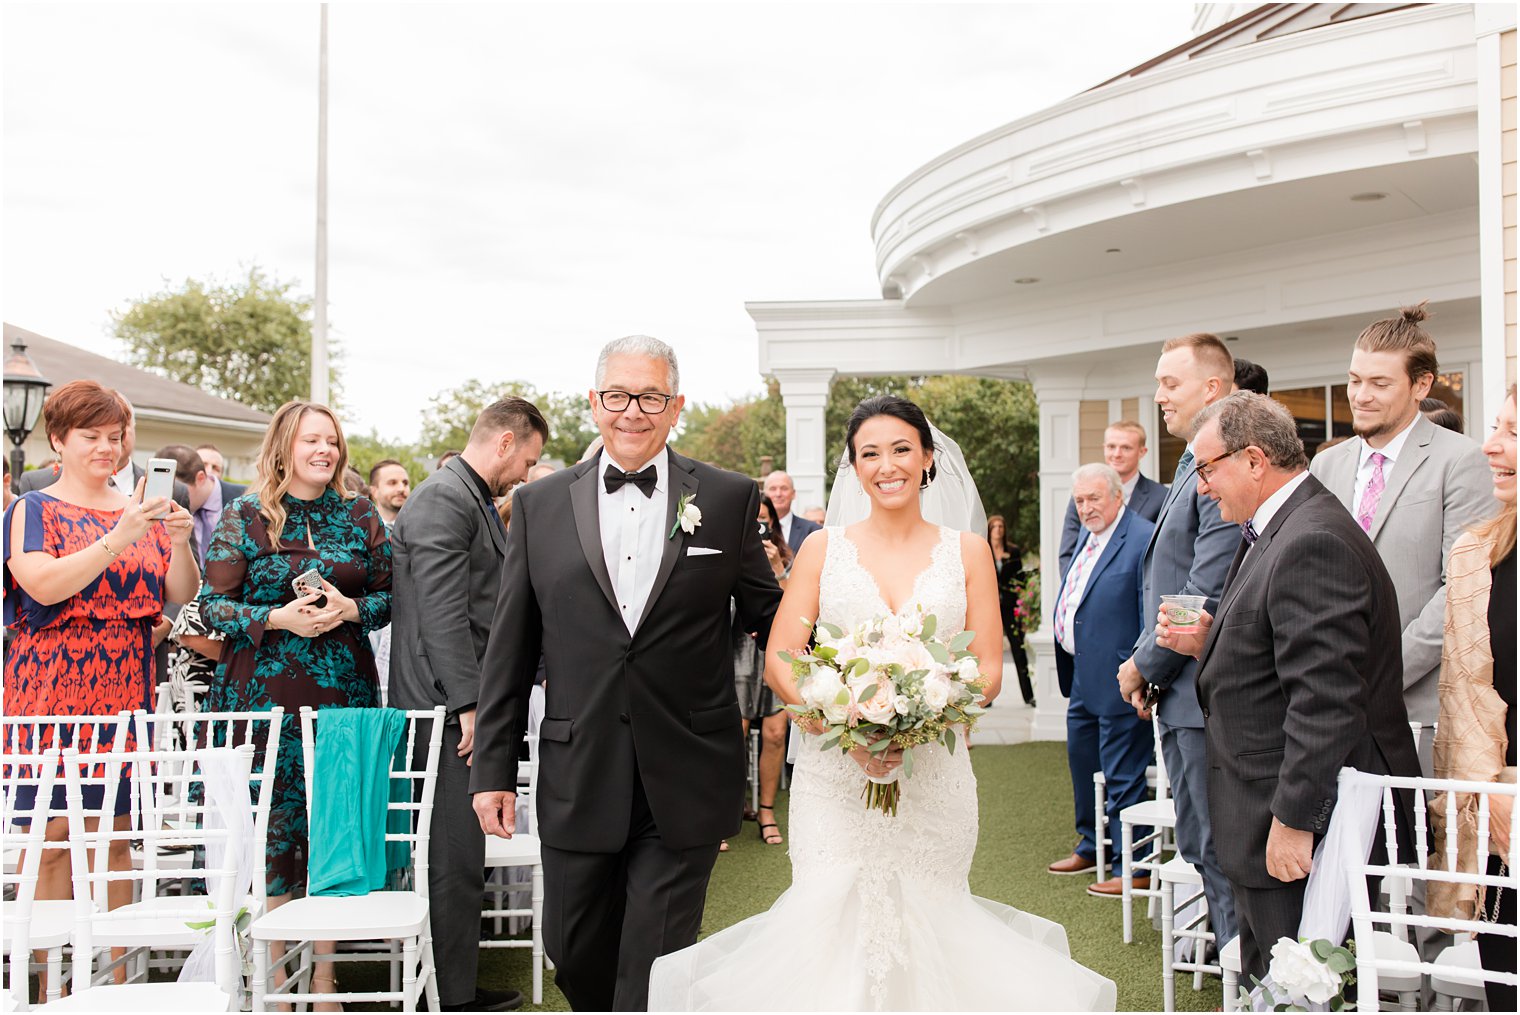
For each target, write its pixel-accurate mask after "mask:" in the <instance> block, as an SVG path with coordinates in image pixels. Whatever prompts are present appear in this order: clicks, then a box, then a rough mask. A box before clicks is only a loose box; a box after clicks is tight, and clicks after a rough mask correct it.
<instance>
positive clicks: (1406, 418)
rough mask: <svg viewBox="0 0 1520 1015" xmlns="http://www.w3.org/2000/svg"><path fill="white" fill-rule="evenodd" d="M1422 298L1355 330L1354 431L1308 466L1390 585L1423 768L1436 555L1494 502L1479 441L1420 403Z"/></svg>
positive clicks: (1437, 590)
mask: <svg viewBox="0 0 1520 1015" xmlns="http://www.w3.org/2000/svg"><path fill="white" fill-rule="evenodd" d="M1424 319H1425V309H1424V304H1423V303H1422V304H1420V305H1419V306H1417V307H1410V308H1408V309H1405V310H1403V311H1402V312H1400V314H1399V316H1398V317H1392V318H1389V319H1387V320H1383V321H1377V322H1375V323H1373V324H1370V325H1368V326H1367V328H1366V330H1364V331H1363V332H1362V333H1361V335H1360V336H1359V337H1358V338H1357V340H1356V348H1355V349H1354V350H1353V351H1352V354H1351V367H1350V369H1349V370H1348V371H1347V384H1346V395H1347V400H1348V401H1349V402H1350V403H1351V416H1352V423H1353V425H1354V427H1355V428H1356V434H1357V436H1356V437H1355V438H1353V439H1351V440H1348V441H1346V442H1345V443H1343V444H1338V445H1336V446H1335V447H1333V448H1330V449H1329V450H1327V451H1326V452H1325V453H1324V454H1321V455H1317V456H1315V459H1314V461H1313V462H1312V463H1311V464H1310V466H1309V471H1310V472H1311V473H1312V474H1313V475H1314V477H1315V478H1316V479H1318V480H1319V481H1320V482H1321V483H1323V484H1324V485H1325V486H1326V487H1327V488H1328V489H1329V490H1330V492H1331V493H1333V494H1335V496H1336V497H1338V498H1339V499H1340V502H1341V503H1342V504H1344V505H1345V506H1346V509H1347V510H1348V511H1350V512H1351V515H1352V517H1353V518H1355V519H1356V521H1357V524H1358V525H1360V526H1361V529H1362V531H1363V532H1365V533H1367V535H1368V536H1369V537H1370V538H1371V539H1372V544H1373V545H1374V546H1375V547H1377V550H1378V553H1379V554H1380V555H1381V556H1382V558H1383V564H1384V565H1385V566H1386V567H1387V568H1388V573H1389V575H1390V576H1392V578H1393V587H1394V589H1395V590H1397V592H1398V601H1399V623H1400V626H1401V627H1402V630H1403V655H1404V705H1405V707H1406V708H1407V709H1408V711H1409V719H1410V721H1411V722H1418V723H1419V724H1420V726H1421V730H1420V768H1421V769H1422V771H1423V772H1424V774H1425V775H1426V776H1429V775H1430V774H1431V767H1430V747H1431V741H1432V739H1433V738H1434V727H1435V721H1436V713H1437V711H1438V708H1439V696H1438V689H1437V685H1438V683H1439V681H1440V670H1441V640H1442V637H1443V634H1444V631H1443V625H1444V622H1445V613H1446V557H1447V555H1448V554H1449V553H1450V552H1451V544H1452V542H1453V541H1455V539H1456V538H1457V536H1459V535H1461V533H1462V532H1463V530H1465V529H1467V528H1469V527H1470V526H1471V525H1472V524H1473V523H1474V522H1476V521H1479V520H1481V519H1482V518H1483V517H1485V516H1486V515H1487V514H1488V513H1489V512H1491V511H1492V510H1493V508H1494V506H1495V502H1494V498H1493V480H1492V474H1491V473H1490V472H1489V468H1488V462H1487V460H1486V459H1485V458H1484V457H1483V451H1482V450H1481V449H1480V448H1479V447H1478V445H1477V444H1476V443H1474V442H1473V441H1472V440H1470V439H1469V438H1467V437H1464V436H1462V435H1461V434H1458V433H1453V432H1451V431H1450V430H1447V429H1444V428H1442V427H1438V426H1436V425H1435V424H1433V423H1432V422H1431V421H1430V420H1428V419H1426V418H1425V416H1424V414H1423V413H1421V412H1420V400H1421V399H1422V398H1424V397H1425V396H1426V395H1427V394H1428V393H1429V392H1430V385H1431V383H1432V382H1433V381H1434V380H1435V375H1436V370H1437V365H1436V344H1435V342H1434V341H1432V340H1431V337H1430V335H1429V334H1427V333H1426V332H1425V329H1423V328H1421V327H1420V321H1422V320H1424Z"/></svg>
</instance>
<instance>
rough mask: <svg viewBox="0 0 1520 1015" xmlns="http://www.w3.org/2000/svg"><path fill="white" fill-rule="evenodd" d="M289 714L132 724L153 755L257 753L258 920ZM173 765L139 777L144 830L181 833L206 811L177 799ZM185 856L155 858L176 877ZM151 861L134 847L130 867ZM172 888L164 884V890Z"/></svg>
mask: <svg viewBox="0 0 1520 1015" xmlns="http://www.w3.org/2000/svg"><path fill="white" fill-rule="evenodd" d="M284 714H285V709H284V708H282V707H280V706H278V705H277V706H275V707H274V708H272V709H270V710H269V711H260V712H174V711H170V712H154V713H150V712H147V711H144V710H138V711H137V712H135V713H133V716H132V723H133V730H134V732H135V735H136V741H137V743H138V744H140V745H145V746H151V747H152V749H153V750H155V751H188V750H200V749H205V748H209V747H241V746H243V745H244V744H247V745H250V746H251V747H252V748H253V765H252V769H251V771H250V773H249V793H250V795H251V798H252V800H253V837H254V846H253V857H254V861H255V864H256V870H255V876H254V878H253V886H252V895H253V904H252V905H251V906H250V907H249V909H250V912H251V913H252V914H253V915H254V916H257V915H259V914H260V913H262V912H263V911H264V900H265V895H266V889H267V885H266V883H265V876H264V863H265V856H266V849H267V846H268V842H269V809H270V805H271V802H272V801H273V799H274V775H275V761H276V760H277V756H278V754H279V747H280V736H279V730H280V722H281V719H282V718H283V716H284ZM174 764H175V763H173V762H169V763H165V764H163V765H155V766H153V768H152V770H151V771H150V772H147V773H139V778H138V779H136V780H134V783H133V785H134V789H135V791H136V792H138V793H139V801H138V807H139V812H140V814H141V820H142V823H143V825H144V826H145V827H146V826H149V825H151V826H153V827H162V828H183V827H186V826H187V825H193V824H194V823H195V821H196V820H197V818H198V814H199V812H200V810H201V807H202V805H201V804H200V803H198V802H197V801H195V800H193V799H190V796H193V795H194V794H193V793H192V794H190V796H186V795H184V794H180V793H179V787H180V786H181V785H182V783H183V782H184V780H183V778H182V773H180V772H177V771H175V769H174ZM190 859H191V858H190V857H189V856H188V855H187V854H186V852H185V851H183V850H179V849H176V850H173V851H171V852H163V853H160V854H159V855H157V856H155V857H153V858H152V862H153V863H154V864H155V866H156V867H157V869H158V870H160V871H177V870H180V869H183V868H185V867H186V866H187V865H188V864H189V863H190ZM148 860H149V858H148V857H147V856H145V855H144V853H143V850H142V849H140V848H137V847H134V848H133V850H132V861H133V863H134V864H135V865H136V866H139V867H141V866H143V865H144V864H145V863H147V862H148ZM171 884H172V882H170V881H160V882H159V885H160V888H161V890H162V889H165V888H168V887H170V886H171Z"/></svg>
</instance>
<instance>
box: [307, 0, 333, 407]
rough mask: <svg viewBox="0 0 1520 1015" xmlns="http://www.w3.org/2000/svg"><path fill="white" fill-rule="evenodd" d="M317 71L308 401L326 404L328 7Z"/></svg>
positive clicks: (323, 11) (325, 14)
mask: <svg viewBox="0 0 1520 1015" xmlns="http://www.w3.org/2000/svg"><path fill="white" fill-rule="evenodd" d="M320 47H321V48H320V56H319V58H318V71H317V285H316V293H315V294H314V296H313V298H312V323H311V400H312V401H313V402H318V403H320V404H322V405H326V404H327V402H328V396H329V392H328V367H327V4H323V5H322V32H321V42H320Z"/></svg>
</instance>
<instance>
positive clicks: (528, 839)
mask: <svg viewBox="0 0 1520 1015" xmlns="http://www.w3.org/2000/svg"><path fill="white" fill-rule="evenodd" d="M527 741H528V750H527V752H526V755H527V757H526V759H525V760H523V761H522V762H520V763H519V764H518V773H519V786H518V795H517V802H518V805H519V806H518V812H519V814H521V813H523V810H524V808H523V806H522V805H523V803H524V802H525V801H524V800H523V797H524V796H526V797H527V800H526V804H527V807H526V817H527V819H528V820H527V821H526V822H525V823H520V824H519V826H518V829H517V831H516V832H515V833H514V834H513V835H512V838H510V839H502V838H498V837H497V836H494V835H488V836H486V867H487V868H494V870H493V873H496V872H498V871H506V870H510V869H511V868H523V867H526V868H528V869H529V871H530V872H531V875H530V876H531V880H530V882H529V892H530V895H529V900H528V901H529V905H528V906H527V907H526V908H524V907H521V906H515V907H514V906H511V905H503V903H502V899H501V897H502V896H503V895H506V894H508V893H510V892H511V891H512V890H513V889H514V888H516V887H518V886H516V885H511V884H499V885H491V886H488V888H487V896H492V895H494V896H495V903H494V905H493V904H492V903H491V902H490V901H488V902H487V904H486V908H485V909H483V910H482V911H481V914H480V915H481V916H482V917H485V918H491V919H494V920H495V921H496V924H497V926H498V927H500V923H501V920H502V918H504V917H505V918H523V917H525V918H527V920H528V921H529V923H528V929H529V931H530V935H529V937H528V939H527V940H522V939H520V938H484V939H482V940H481V942H480V947H482V948H530V949H532V954H533V1003H534V1004H542V1003H543V1000H544V968H545V962H546V960H545V957H544V930H543V922H544V861H543V847H542V845H541V844H540V842H539V839H538V834H537V832H538V809H537V806H536V805H537V799H538V738H537V737H528V738H527ZM523 775H526V776H527V779H528V785H527V792H526V793H524V792H523V788H522V785H521V778H522V776H523Z"/></svg>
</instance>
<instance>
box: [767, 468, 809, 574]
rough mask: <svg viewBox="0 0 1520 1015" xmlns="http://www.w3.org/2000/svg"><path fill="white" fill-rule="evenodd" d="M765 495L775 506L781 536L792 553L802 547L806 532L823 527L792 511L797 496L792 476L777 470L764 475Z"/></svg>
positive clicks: (806, 535)
mask: <svg viewBox="0 0 1520 1015" xmlns="http://www.w3.org/2000/svg"><path fill="white" fill-rule="evenodd" d="M765 495H766V496H767V497H769V498H770V499H771V503H772V504H773V505H775V507H776V514H777V516H779V517H780V519H781V535H782V538H784V539H785V540H786V545H787V546H790V547H791V548H792V553H794V554H795V553H796V552H797V551H799V550H801V549H802V541H803V540H804V539H806V538H807V537H808V533H810V532H817V531H818V530H819V529H821V528H823V526H822V525H819V524H817V523H816V522H810V521H808V520H807V519H806V518H804V517H802V516H801V515H799V514H795V513H793V511H792V501H793V500H795V499H796V498H797V488H796V487H795V486H793V485H792V477H791V476H788V475H787V474H786V473H784V472H781V471H780V470H777V471H776V472H773V473H771V474H770V475H769V476H766V477H765Z"/></svg>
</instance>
